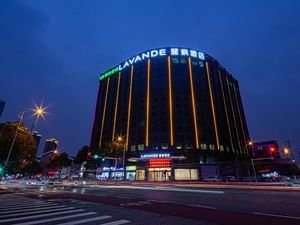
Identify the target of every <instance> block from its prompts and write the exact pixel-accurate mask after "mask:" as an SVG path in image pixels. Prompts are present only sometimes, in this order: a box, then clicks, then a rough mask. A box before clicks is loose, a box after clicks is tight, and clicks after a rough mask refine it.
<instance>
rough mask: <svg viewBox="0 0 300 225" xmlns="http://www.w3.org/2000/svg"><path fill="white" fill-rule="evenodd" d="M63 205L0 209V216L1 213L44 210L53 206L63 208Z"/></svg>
mask: <svg viewBox="0 0 300 225" xmlns="http://www.w3.org/2000/svg"><path fill="white" fill-rule="evenodd" d="M63 207H65V205H56V206H47V205H46V206H42V207H30V208H27V209H20V210H11V209H9V210H1V212H0V216H1V214H8V213H19V212H29V211H32V210H38V209H41V210H44V209H55V208H63Z"/></svg>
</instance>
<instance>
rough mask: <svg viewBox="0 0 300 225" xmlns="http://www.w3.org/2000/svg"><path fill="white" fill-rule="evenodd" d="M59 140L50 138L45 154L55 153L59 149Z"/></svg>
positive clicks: (46, 144)
mask: <svg viewBox="0 0 300 225" xmlns="http://www.w3.org/2000/svg"><path fill="white" fill-rule="evenodd" d="M57 145H58V140H56V139H55V138H50V139H47V140H46V141H45V146H44V151H43V153H46V152H50V151H53V150H55V149H57Z"/></svg>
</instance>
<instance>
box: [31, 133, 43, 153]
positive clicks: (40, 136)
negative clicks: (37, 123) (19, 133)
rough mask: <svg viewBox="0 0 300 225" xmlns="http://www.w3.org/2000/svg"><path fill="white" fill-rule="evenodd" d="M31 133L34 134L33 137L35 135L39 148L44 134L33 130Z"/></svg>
mask: <svg viewBox="0 0 300 225" xmlns="http://www.w3.org/2000/svg"><path fill="white" fill-rule="evenodd" d="M31 134H32V137H33V139H34V141H35V144H36V148H37V149H38V148H39V145H40V142H41V138H42V135H41V134H39V133H38V132H37V131H33V132H31Z"/></svg>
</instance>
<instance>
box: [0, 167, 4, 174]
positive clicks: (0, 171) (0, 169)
mask: <svg viewBox="0 0 300 225" xmlns="http://www.w3.org/2000/svg"><path fill="white" fill-rule="evenodd" d="M3 172H4V167H2V166H0V174H2V173H3Z"/></svg>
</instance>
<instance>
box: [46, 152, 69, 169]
mask: <svg viewBox="0 0 300 225" xmlns="http://www.w3.org/2000/svg"><path fill="white" fill-rule="evenodd" d="M71 164H72V160H71V159H69V154H67V153H65V152H63V153H61V154H60V155H57V156H55V157H54V158H53V159H52V160H51V161H50V163H49V164H48V165H47V167H48V168H49V169H52V170H61V169H62V168H63V167H68V166H71Z"/></svg>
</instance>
